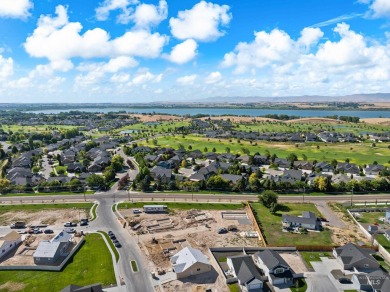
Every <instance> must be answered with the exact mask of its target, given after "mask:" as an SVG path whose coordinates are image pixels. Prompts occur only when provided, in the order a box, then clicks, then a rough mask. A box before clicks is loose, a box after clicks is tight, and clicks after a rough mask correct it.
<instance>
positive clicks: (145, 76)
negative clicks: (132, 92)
mask: <svg viewBox="0 0 390 292" xmlns="http://www.w3.org/2000/svg"><path fill="white" fill-rule="evenodd" d="M162 77H163V76H162V74H159V75H154V74H152V73H150V72H149V71H146V72H143V73H140V74H138V75H137V76H135V77H134V78H133V80H132V84H134V85H142V84H145V83H149V82H154V83H158V82H160V81H161V80H162Z"/></svg>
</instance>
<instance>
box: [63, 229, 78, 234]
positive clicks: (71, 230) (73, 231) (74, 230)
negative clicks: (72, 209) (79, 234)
mask: <svg viewBox="0 0 390 292" xmlns="http://www.w3.org/2000/svg"><path fill="white" fill-rule="evenodd" d="M64 231H65V232H67V233H75V232H76V229H74V228H65V229H64Z"/></svg>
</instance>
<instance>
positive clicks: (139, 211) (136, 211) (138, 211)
mask: <svg viewBox="0 0 390 292" xmlns="http://www.w3.org/2000/svg"><path fill="white" fill-rule="evenodd" d="M141 213H142V211H141V210H140V209H133V214H141Z"/></svg>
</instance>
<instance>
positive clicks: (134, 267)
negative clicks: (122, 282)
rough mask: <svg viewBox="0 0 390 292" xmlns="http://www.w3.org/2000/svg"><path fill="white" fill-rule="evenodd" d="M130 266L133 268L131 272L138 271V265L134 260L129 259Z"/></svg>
mask: <svg viewBox="0 0 390 292" xmlns="http://www.w3.org/2000/svg"><path fill="white" fill-rule="evenodd" d="M131 268H132V269H133V272H138V266H137V262H136V261H131Z"/></svg>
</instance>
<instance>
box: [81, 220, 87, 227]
mask: <svg viewBox="0 0 390 292" xmlns="http://www.w3.org/2000/svg"><path fill="white" fill-rule="evenodd" d="M86 225H88V221H83V220H81V221H80V226H86Z"/></svg>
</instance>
